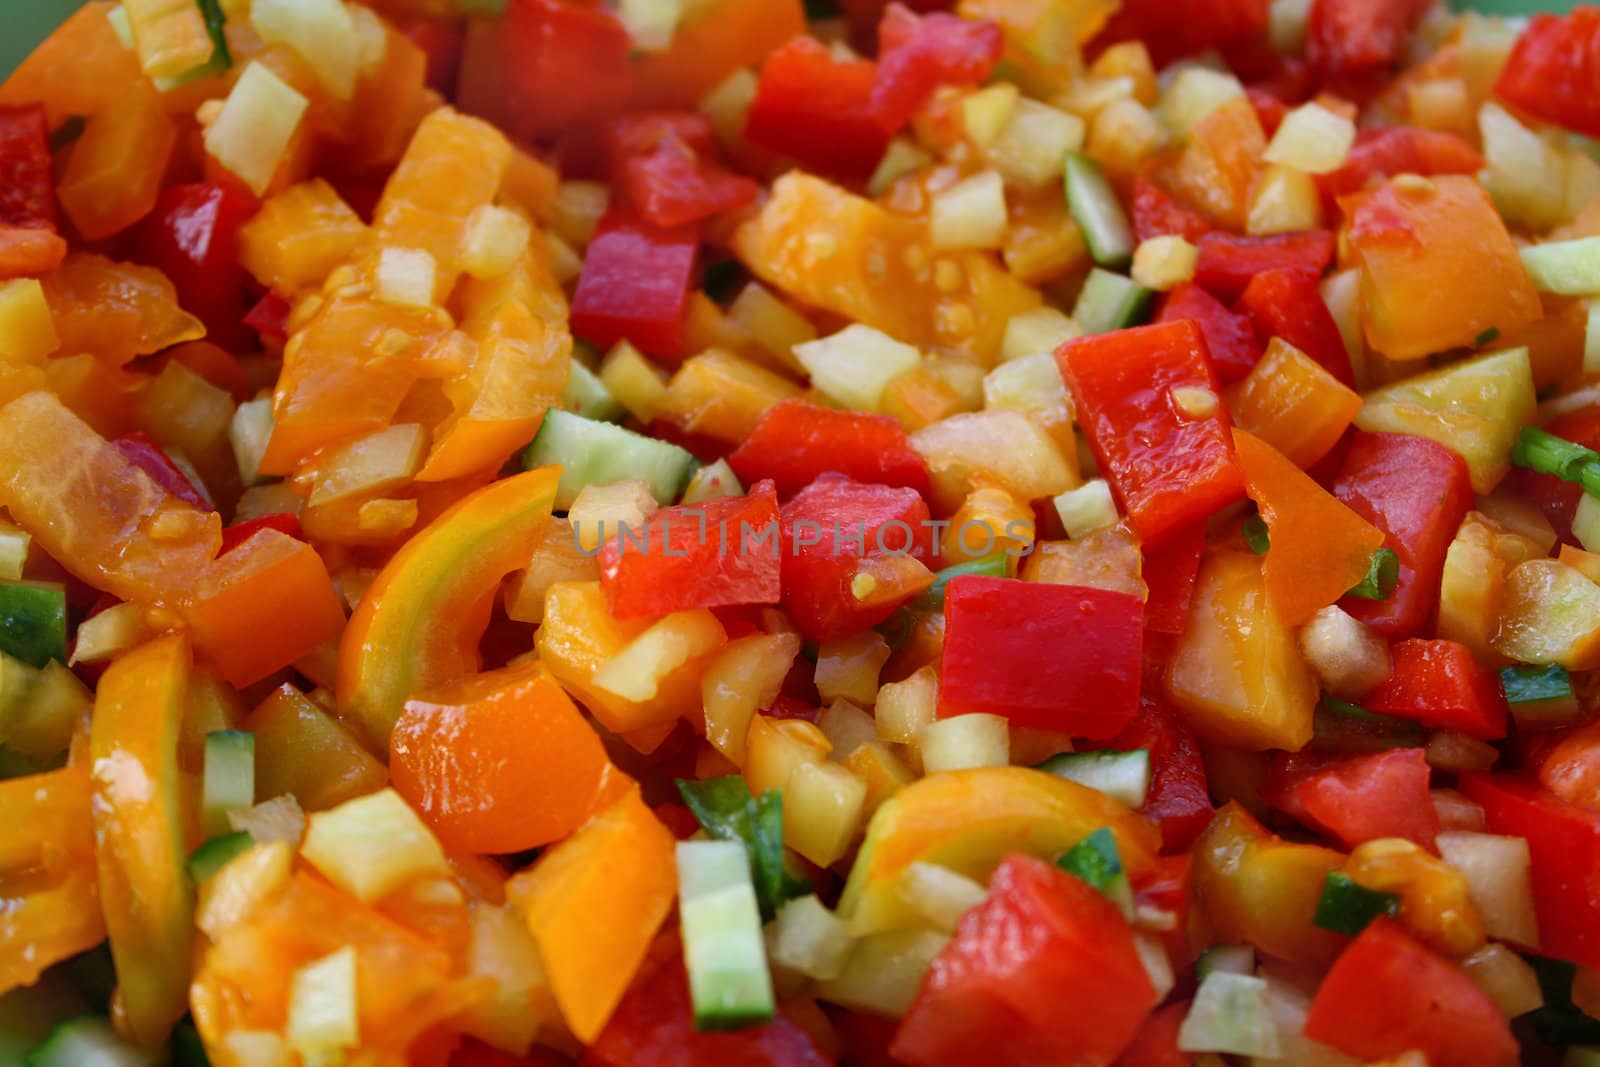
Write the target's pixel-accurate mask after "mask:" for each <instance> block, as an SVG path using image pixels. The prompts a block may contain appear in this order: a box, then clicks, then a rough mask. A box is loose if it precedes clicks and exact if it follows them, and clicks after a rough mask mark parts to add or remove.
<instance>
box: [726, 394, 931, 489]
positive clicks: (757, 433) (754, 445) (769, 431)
mask: <svg viewBox="0 0 1600 1067" xmlns="http://www.w3.org/2000/svg"><path fill="white" fill-rule="evenodd" d="M728 465H729V466H731V467H732V468H733V472H734V473H735V474H737V475H738V476H739V477H740V478H743V479H744V480H745V481H747V482H749V481H754V480H756V479H757V478H771V479H773V480H774V481H776V482H777V483H778V493H779V494H780V495H782V496H791V495H793V494H795V493H798V492H799V491H800V490H801V489H804V488H805V487H806V486H808V485H810V484H811V483H812V482H814V481H816V479H817V478H818V477H820V476H821V475H823V474H826V473H828V472H829V471H837V472H838V473H840V474H843V475H845V476H846V477H849V478H853V479H855V480H856V481H858V482H869V483H872V484H876V485H894V486H903V487H904V488H907V489H915V490H916V491H917V492H919V493H921V494H922V495H923V496H927V495H928V489H929V487H928V464H927V463H926V462H925V461H924V460H923V458H922V456H921V455H920V454H918V452H917V451H916V449H914V448H912V447H911V440H910V438H909V437H907V436H906V431H905V428H904V427H903V426H901V425H900V424H899V423H898V422H896V421H895V420H894V419H892V418H890V417H889V416H887V415H868V414H866V413H865V412H860V411H839V410H836V409H834V408H823V407H818V406H817V405H815V404H807V403H806V402H805V401H803V400H797V399H796V400H785V401H782V402H781V403H778V404H774V405H773V406H772V407H770V408H768V409H767V411H766V414H764V415H762V416H761V421H760V422H758V423H756V428H755V429H754V430H752V431H751V432H750V436H749V437H746V438H745V439H744V441H743V443H741V444H740V445H739V447H738V448H736V449H734V450H733V452H732V453H731V454H730V455H729V456H728Z"/></svg>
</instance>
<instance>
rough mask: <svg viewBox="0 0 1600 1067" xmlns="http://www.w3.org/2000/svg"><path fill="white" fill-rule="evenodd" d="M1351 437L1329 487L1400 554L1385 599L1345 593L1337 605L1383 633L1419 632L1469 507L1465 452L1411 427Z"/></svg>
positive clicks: (1404, 634)
mask: <svg viewBox="0 0 1600 1067" xmlns="http://www.w3.org/2000/svg"><path fill="white" fill-rule="evenodd" d="M1348 436H1349V442H1350V444H1349V450H1348V451H1347V452H1346V453H1345V457H1344V462H1343V464H1342V465H1341V466H1340V468H1339V473H1338V475H1337V476H1336V477H1335V478H1334V479H1333V482H1332V484H1330V485H1329V487H1328V488H1329V491H1330V492H1332V493H1333V495H1334V496H1335V497H1337V498H1339V500H1340V501H1342V502H1343V503H1344V504H1345V505H1346V506H1348V507H1349V508H1350V509H1351V510H1352V511H1354V512H1355V513H1356V514H1357V515H1360V516H1361V517H1362V518H1364V519H1366V520H1367V521H1368V522H1370V523H1372V524H1373V525H1374V526H1376V527H1378V529H1380V530H1382V531H1383V532H1384V546H1385V547H1386V548H1389V549H1392V550H1393V551H1394V553H1395V555H1397V556H1398V557H1400V578H1399V581H1398V582H1397V583H1396V584H1395V589H1394V592H1392V593H1391V594H1389V596H1388V597H1387V598H1386V599H1383V600H1365V599H1362V598H1361V597H1345V598H1344V599H1342V600H1341V601H1339V606H1340V607H1341V608H1343V609H1344V610H1345V611H1347V612H1349V613H1350V614H1351V615H1353V616H1355V617H1356V618H1357V619H1360V620H1361V621H1362V622H1364V623H1366V624H1367V625H1369V626H1371V627H1373V628H1374V629H1375V630H1377V631H1378V632H1379V633H1381V634H1383V635H1384V636H1385V637H1391V638H1396V637H1411V636H1414V635H1416V634H1418V633H1421V632H1422V631H1423V629H1424V628H1425V627H1426V626H1427V625H1428V621H1429V620H1430V619H1431V618H1432V617H1433V614H1434V610H1435V609H1436V608H1437V607H1438V604H1439V581H1440V578H1441V577H1442V575H1443V574H1444V557H1445V553H1446V552H1448V551H1449V549H1450V542H1451V541H1452V540H1453V539H1454V538H1455V535H1456V530H1457V529H1458V528H1459V527H1460V525H1461V520H1462V519H1463V518H1465V517H1466V514H1467V510H1468V509H1469V508H1470V507H1472V501H1473V495H1472V481H1471V479H1470V477H1469V476H1468V474H1467V464H1466V461H1465V460H1463V459H1462V458H1461V457H1460V455H1458V454H1457V453H1456V452H1454V451H1453V450H1451V449H1449V448H1446V447H1445V446H1444V445H1441V444H1439V443H1437V442H1435V441H1430V440H1428V439H1427V438H1423V437H1414V436H1412V435H1410V434H1393V433H1364V432H1361V431H1355V432H1353V433H1351V434H1349V435H1348Z"/></svg>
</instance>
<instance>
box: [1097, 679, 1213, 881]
mask: <svg viewBox="0 0 1600 1067" xmlns="http://www.w3.org/2000/svg"><path fill="white" fill-rule="evenodd" d="M1108 746H1109V747H1110V748H1114V749H1117V750H1118V751H1121V752H1130V751H1132V750H1134V749H1139V748H1143V749H1148V750H1149V752H1150V788H1149V790H1148V791H1147V792H1146V794H1145V801H1144V807H1142V808H1140V809H1139V810H1140V812H1141V813H1143V814H1144V816H1145V817H1146V818H1148V819H1149V820H1150V821H1151V822H1153V823H1155V824H1156V825H1157V826H1158V827H1160V829H1161V849H1162V851H1163V852H1169V853H1170V852H1182V851H1183V850H1184V849H1186V848H1188V847H1189V846H1190V845H1191V844H1193V843H1194V839H1195V838H1196V837H1198V836H1200V831H1202V830H1204V829H1205V828H1206V826H1207V824H1209V823H1210V822H1211V816H1212V815H1213V814H1214V813H1215V811H1216V809H1215V808H1214V807H1213V806H1212V804H1211V794H1210V792H1209V791H1208V789H1207V787H1206V765H1205V762H1204V761H1203V760H1202V759H1201V758H1200V745H1199V743H1198V742H1197V741H1196V740H1195V736H1194V733H1193V732H1192V731H1191V730H1190V729H1189V726H1188V723H1186V722H1185V721H1184V719H1183V716H1182V715H1180V714H1179V713H1178V711H1177V710H1176V709H1175V708H1173V707H1172V706H1171V705H1170V704H1168V703H1167V702H1166V700H1165V699H1164V698H1163V697H1162V695H1161V694H1160V693H1159V692H1158V691H1152V689H1151V687H1149V686H1146V688H1145V692H1144V693H1143V694H1141V696H1140V700H1139V711H1138V713H1137V714H1136V715H1135V717H1134V719H1133V721H1132V722H1130V723H1128V725H1127V727H1126V728H1124V729H1123V731H1122V732H1121V733H1119V734H1117V736H1116V737H1114V738H1112V739H1111V740H1110V741H1109V742H1108Z"/></svg>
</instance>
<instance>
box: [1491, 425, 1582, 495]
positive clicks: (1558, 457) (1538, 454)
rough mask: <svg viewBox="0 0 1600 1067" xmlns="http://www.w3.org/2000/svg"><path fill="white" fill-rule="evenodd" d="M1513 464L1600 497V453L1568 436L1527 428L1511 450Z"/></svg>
mask: <svg viewBox="0 0 1600 1067" xmlns="http://www.w3.org/2000/svg"><path fill="white" fill-rule="evenodd" d="M1511 462H1512V463H1513V464H1514V465H1515V466H1518V467H1525V468H1527V469H1528V470H1532V471H1538V472H1539V473H1540V474H1550V475H1554V476H1555V477H1557V478H1560V479H1561V480H1562V481H1564V482H1576V483H1577V484H1578V485H1581V486H1583V491H1584V492H1586V493H1588V494H1589V495H1590V496H1594V497H1600V452H1596V451H1594V450H1593V449H1591V448H1584V447H1583V446H1582V445H1579V444H1574V443H1573V442H1571V441H1568V440H1567V439H1566V438H1564V437H1557V436H1556V435H1555V434H1553V433H1546V432H1545V431H1544V430H1541V429H1539V428H1538V427H1536V426H1524V427H1523V428H1522V432H1521V433H1519V434H1518V435H1517V443H1516V445H1515V447H1513V448H1512V449H1511Z"/></svg>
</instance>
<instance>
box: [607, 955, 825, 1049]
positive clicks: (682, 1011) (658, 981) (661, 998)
mask: <svg viewBox="0 0 1600 1067" xmlns="http://www.w3.org/2000/svg"><path fill="white" fill-rule="evenodd" d="M579 1063H580V1064H581V1067H722V1065H725V1064H726V1065H732V1064H738V1065H740V1067H833V1061H832V1059H831V1058H830V1057H829V1056H828V1055H827V1054H826V1053H824V1052H823V1051H822V1050H821V1049H820V1048H818V1047H817V1044H816V1042H815V1041H814V1040H813V1039H812V1038H811V1036H810V1035H809V1034H807V1033H806V1031H805V1030H803V1029H801V1028H800V1027H799V1026H798V1025H796V1024H795V1023H794V1022H793V1021H791V1020H790V1019H789V1018H788V1017H787V1016H785V1015H782V1014H779V1015H778V1017H777V1018H775V1019H774V1020H773V1021H772V1022H770V1023H768V1024H767V1025H765V1026H751V1027H746V1028H744V1029H742V1030H735V1031H732V1032H729V1033H702V1032H700V1031H699V1030H697V1029H695V1024H694V1012H693V1010H692V1009H691V1008H690V1004H689V981H688V975H687V974H686V972H685V971H684V969H683V957H681V956H678V955H673V956H671V957H670V958H668V959H665V960H662V961H661V962H660V963H658V964H656V965H655V967H654V968H653V969H652V970H650V971H649V973H647V974H645V975H644V976H642V977H641V978H639V979H638V980H636V981H635V982H634V983H633V987H632V988H631V989H629V990H628V993H627V995H626V996H624V997H623V998H622V1003H621V1004H619V1005H617V1010H616V1012H615V1014H613V1015H612V1016H611V1021H610V1022H608V1023H607V1024H606V1028H605V1029H604V1030H602V1031H601V1032H600V1037H599V1038H598V1039H597V1040H596V1041H595V1043H594V1044H593V1045H590V1046H589V1049H588V1051H587V1052H585V1053H584V1054H583V1058H582V1059H581V1060H580V1061H579Z"/></svg>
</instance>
